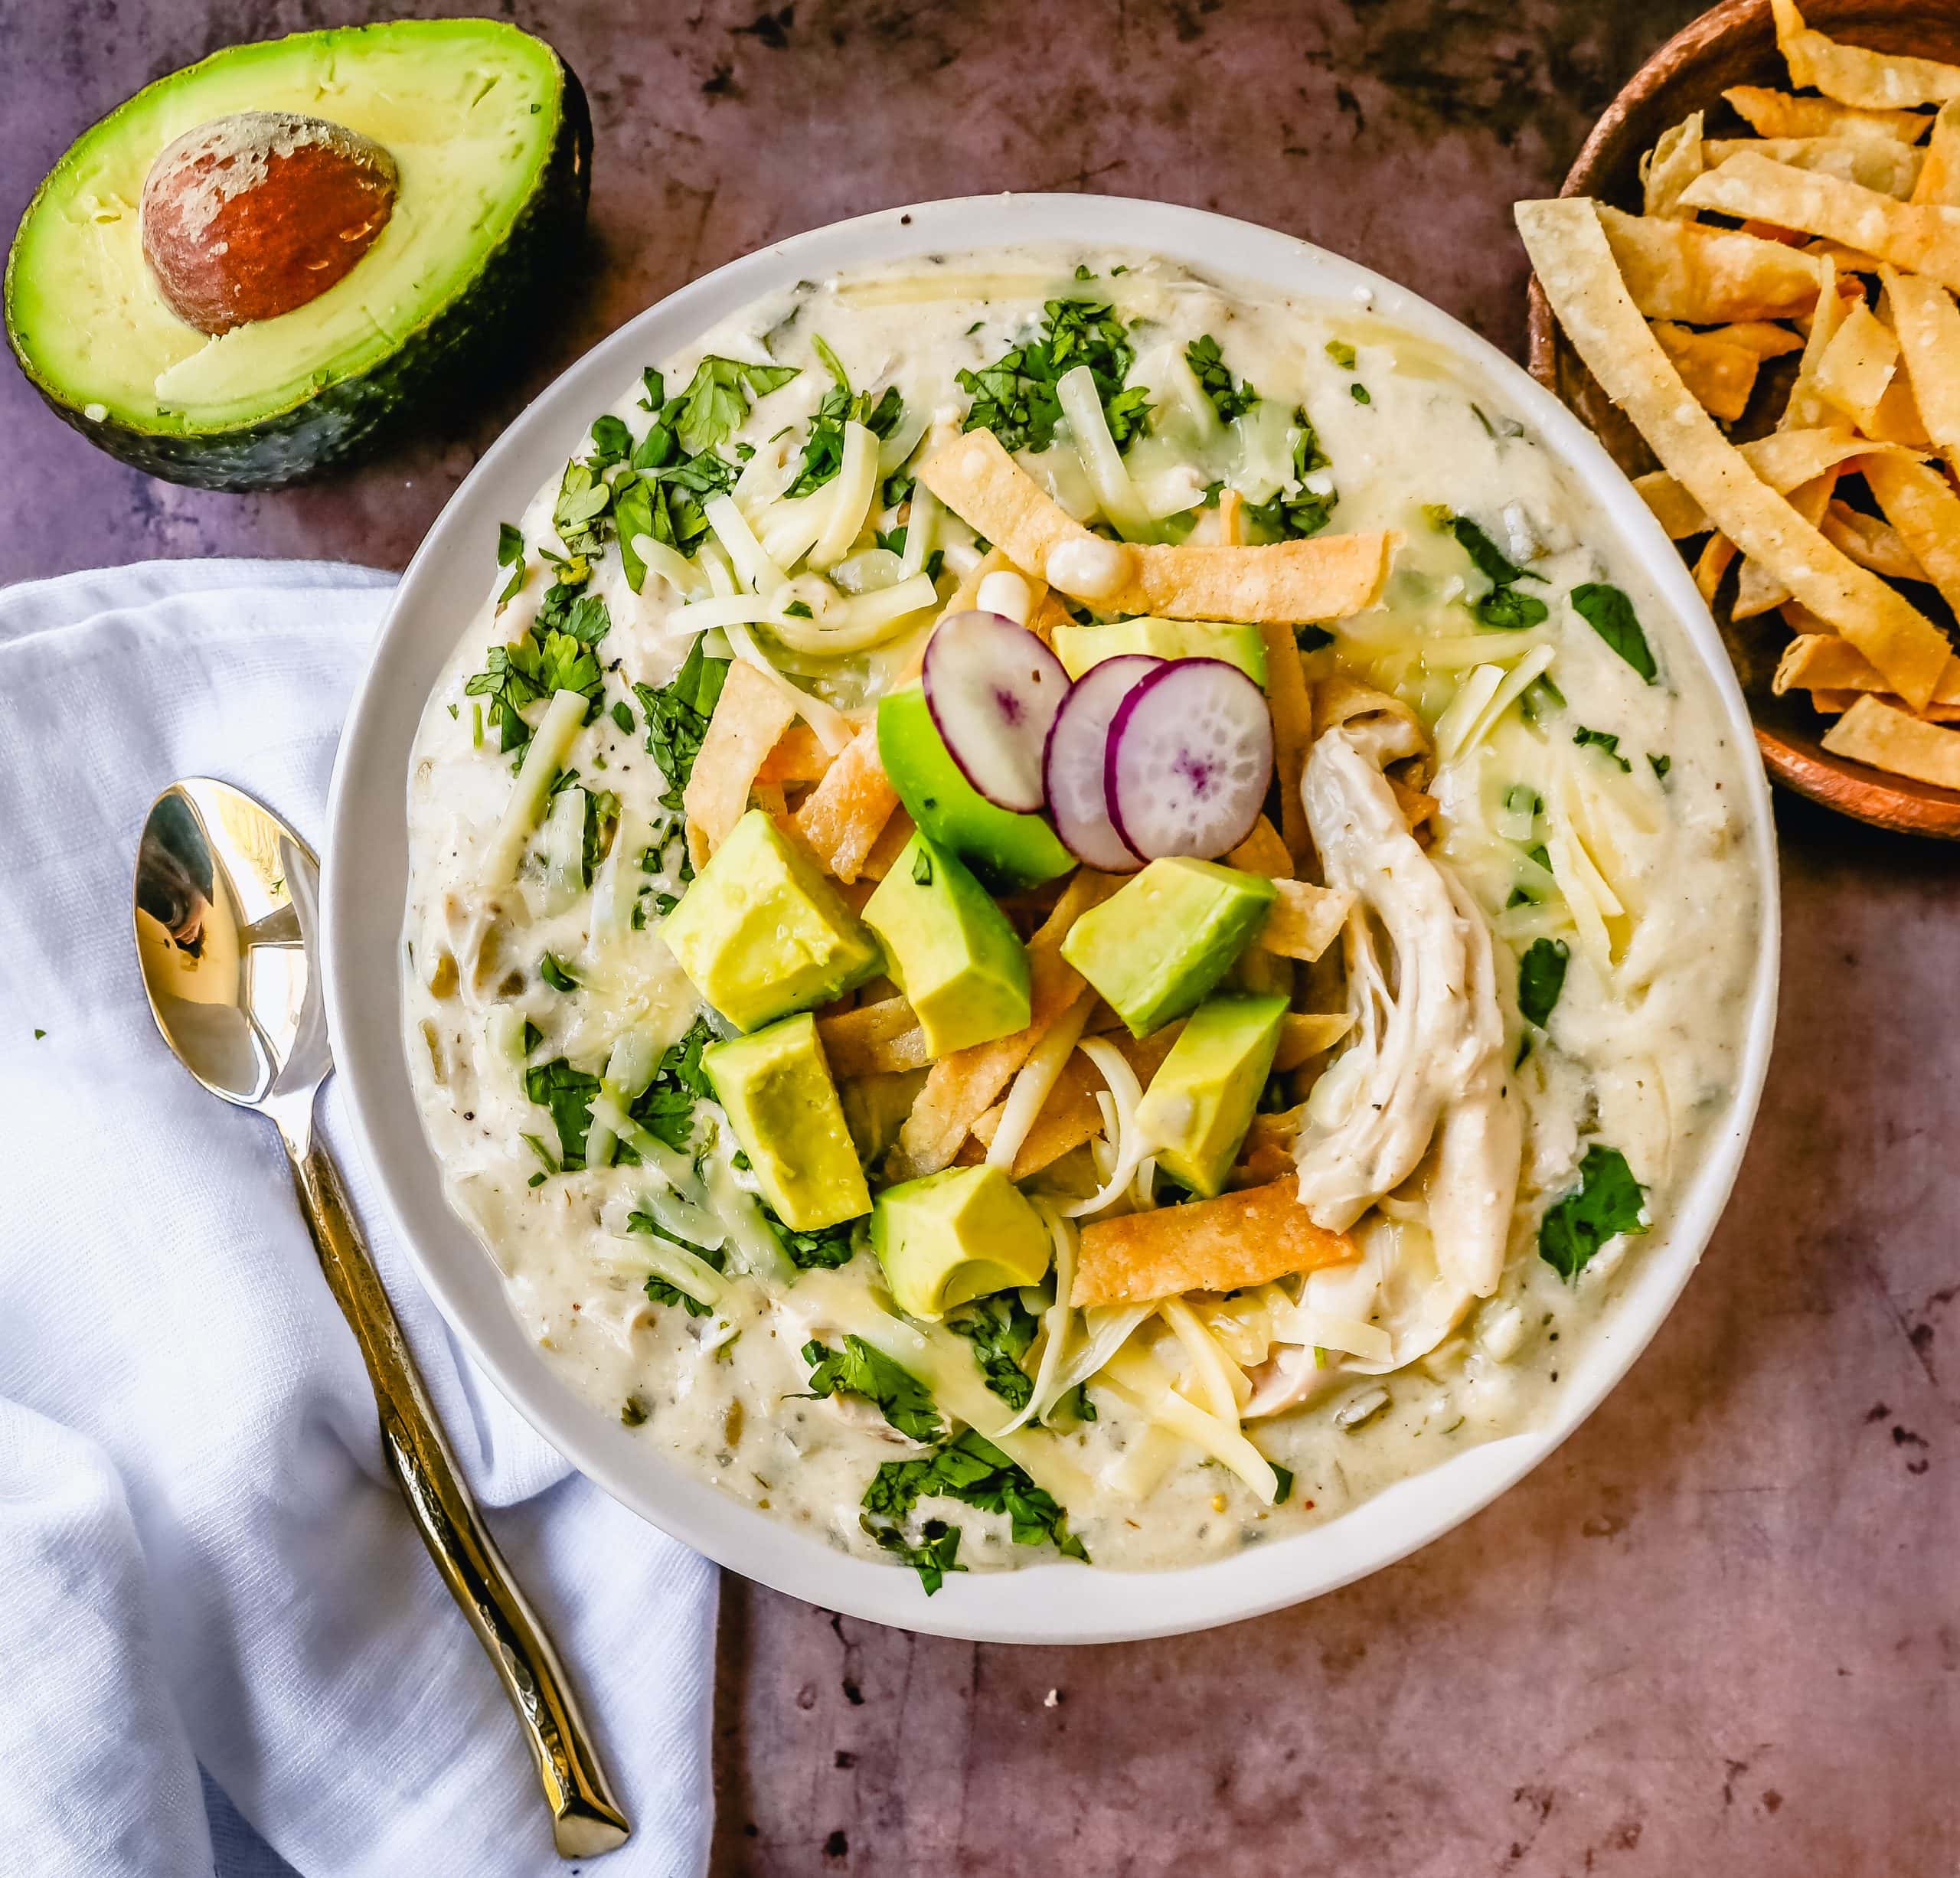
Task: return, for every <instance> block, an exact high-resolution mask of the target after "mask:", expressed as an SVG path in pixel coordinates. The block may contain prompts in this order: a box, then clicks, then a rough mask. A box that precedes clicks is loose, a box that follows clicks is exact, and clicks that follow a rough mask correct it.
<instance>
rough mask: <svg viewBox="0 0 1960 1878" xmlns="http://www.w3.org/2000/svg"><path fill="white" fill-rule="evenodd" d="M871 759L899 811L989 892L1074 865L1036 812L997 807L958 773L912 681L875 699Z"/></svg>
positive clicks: (1029, 883) (1014, 888)
mask: <svg viewBox="0 0 1960 1878" xmlns="http://www.w3.org/2000/svg"><path fill="white" fill-rule="evenodd" d="M878 760H879V761H880V763H883V764H884V770H885V774H886V775H887V776H889V777H890V779H891V785H892V787H893V789H896V790H897V792H898V799H899V800H900V802H903V804H904V805H905V807H906V813H907V814H909V815H910V816H911V818H912V819H913V821H916V823H917V824H918V825H919V826H920V828H923V829H924V830H925V831H926V833H927V834H929V835H930V836H931V837H932V838H933V840H934V841H937V842H938V843H939V845H940V846H941V847H942V848H951V849H952V851H953V852H954V853H955V854H957V855H958V856H959V857H960V859H961V860H962V861H965V863H966V864H967V865H968V866H969V867H971V868H972V870H973V871H974V873H975V874H977V875H978V877H980V879H981V880H982V881H983V882H984V883H985V884H986V885H987V886H988V887H990V888H991V890H993V891H994V892H995V893H1015V892H1018V890H1020V889H1021V888H1023V887H1037V886H1039V885H1040V883H1041V882H1042V881H1044V880H1054V879H1055V878H1056V877H1057V875H1060V874H1067V872H1068V871H1069V870H1070V868H1071V867H1073V866H1074V865H1075V857H1074V856H1073V854H1070V852H1069V851H1068V850H1067V848H1064V847H1063V845H1062V844H1061V842H1060V840H1059V839H1058V838H1057V836H1056V834H1055V831H1054V829H1053V828H1050V827H1049V825H1047V822H1045V821H1043V820H1042V819H1041V818H1040V816H1039V815H1015V814H1014V813H1013V812H1011V810H1008V809H1005V808H995V806H994V805H993V804H992V803H991V802H988V800H987V799H986V798H985V796H984V795H982V794H981V793H980V792H979V791H978V790H977V789H975V788H974V786H973V785H972V783H970V782H968V781H967V779H965V777H964V776H962V775H961V774H960V773H959V765H958V764H957V763H955V762H954V761H953V759H952V757H951V756H949V754H948V753H947V750H946V745H945V744H944V743H942V741H941V740H940V737H939V731H938V730H937V729H936V727H935V726H934V724H933V714H932V712H931V711H930V710H929V709H928V708H927V707H926V694H925V693H924V692H923V691H922V690H920V688H919V687H918V686H917V685H916V684H913V685H907V686H906V687H905V688H903V690H901V691H887V693H886V694H884V697H881V698H880V699H879V700H878Z"/></svg>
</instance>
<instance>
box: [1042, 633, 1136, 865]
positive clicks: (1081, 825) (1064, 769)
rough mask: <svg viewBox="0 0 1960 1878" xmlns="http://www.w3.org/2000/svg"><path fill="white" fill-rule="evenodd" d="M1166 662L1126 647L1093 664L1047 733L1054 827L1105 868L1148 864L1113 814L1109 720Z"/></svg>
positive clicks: (1045, 769)
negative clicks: (1108, 768)
mask: <svg viewBox="0 0 1960 1878" xmlns="http://www.w3.org/2000/svg"><path fill="white" fill-rule="evenodd" d="M1164 663H1165V661H1163V660H1162V659H1161V658H1152V657H1151V656H1150V655H1148V653H1145V652H1125V653H1122V654H1121V655H1119V656H1118V657H1116V658H1106V659H1104V660H1103V661H1102V662H1101V663H1100V664H1099V665H1091V666H1090V667H1089V669H1088V670H1087V671H1085V672H1084V673H1083V674H1082V676H1081V677H1080V678H1078V679H1076V681H1075V683H1074V684H1073V685H1071V686H1070V688H1069V694H1068V696H1067V697H1065V698H1063V700H1062V707H1061V709H1060V710H1058V711H1057V712H1056V714H1055V722H1054V728H1053V729H1052V730H1050V731H1049V733H1048V750H1047V755H1046V756H1044V758H1043V759H1042V764H1041V775H1042V780H1043V782H1044V783H1045V784H1046V785H1047V792H1048V812H1049V815H1050V817H1051V818H1053V819H1054V824H1055V832H1056V833H1057V834H1059V835H1060V837H1061V838H1062V841H1063V845H1064V846H1066V847H1067V849H1068V851H1069V852H1070V854H1073V855H1074V857H1076V860H1078V861H1081V862H1082V863H1083V864H1084V865H1085V866H1086V867H1094V868H1096V869H1098V870H1099V871H1101V872H1102V873H1104V874H1134V873H1135V872H1136V870H1138V868H1139V867H1142V865H1143V857H1142V855H1141V854H1138V853H1137V851H1135V849H1134V848H1132V847H1131V846H1130V844H1129V843H1128V842H1127V841H1125V840H1124V839H1123V838H1122V836H1121V835H1120V834H1118V833H1117V832H1116V824H1115V823H1114V822H1113V821H1111V820H1110V819H1109V795H1108V793H1107V784H1106V780H1105V771H1106V763H1105V759H1106V756H1107V755H1108V753H1109V724H1110V722H1111V720H1112V719H1113V718H1114V717H1115V716H1116V712H1117V710H1118V708H1119V707H1120V706H1121V704H1122V701H1123V700H1124V699H1125V697H1128V696H1129V694H1130V693H1131V692H1132V691H1133V690H1134V689H1135V687H1136V685H1137V684H1138V681H1140V680H1142V679H1144V678H1148V676H1149V675H1150V674H1151V673H1152V672H1153V671H1157V670H1158V669H1159V668H1161V666H1162V665H1163V664H1164Z"/></svg>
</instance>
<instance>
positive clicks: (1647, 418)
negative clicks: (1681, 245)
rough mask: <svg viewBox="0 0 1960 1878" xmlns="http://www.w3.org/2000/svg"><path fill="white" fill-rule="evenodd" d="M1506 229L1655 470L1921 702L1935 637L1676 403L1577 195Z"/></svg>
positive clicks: (1703, 418) (1668, 377) (1667, 368)
mask: <svg viewBox="0 0 1960 1878" xmlns="http://www.w3.org/2000/svg"><path fill="white" fill-rule="evenodd" d="M1731 167H1733V166H1731ZM1765 167H1766V168H1774V167H1775V166H1774V165H1765ZM1790 173H1791V174H1792V175H1795V174H1796V173H1797V172H1795V171H1791V172H1790ZM1708 180H1709V179H1708V178H1707V177H1704V178H1702V179H1701V182H1699V183H1697V184H1696V185H1694V186H1695V188H1697V189H1698V188H1701V187H1702V185H1703V184H1704V183H1706V182H1707V181H1708ZM1816 180H1817V179H1816V178H1808V179H1807V181H1816ZM1839 186H1841V185H1839ZM1897 206H1898V205H1897V204H1893V207H1897ZM1916 212H1917V213H1920V214H1932V213H1935V212H1937V213H1942V214H1944V213H1946V212H1947V211H1928V210H1922V211H1916ZM1517 222H1518V227H1519V228H1520V230H1521V231H1522V233H1523V234H1524V245H1525V247H1526V248H1527V250H1528V251H1529V252H1530V256H1531V260H1532V265H1533V266H1534V267H1535V268H1536V269H1537V273H1538V278H1539V279H1540V282H1541V283H1543V285H1544V289H1545V292H1546V294H1547V296H1548V297H1549V299H1550V302H1551V305H1552V307H1553V311H1554V312H1556V313H1557V315H1558V317H1559V318H1560V322H1561V323H1562V324H1563V325H1564V327H1565V329H1566V335H1567V336H1568V337H1569V338H1570V339H1571V341H1572V342H1573V346H1574V348H1576V351H1578V353H1579V356H1580V357H1581V358H1583V359H1584V360H1585V361H1586V364H1588V365H1589V367H1591V368H1592V371H1593V376H1594V377H1596V379H1597V380H1599V384H1600V385H1601V386H1602V388H1603V389H1604V390H1605V391H1606V394H1607V395H1608V396H1609V397H1611V398H1612V400H1614V402H1615V403H1617V404H1619V406H1620V407H1621V408H1622V410H1625V412H1626V413H1627V415H1628V417H1629V418H1630V419H1631V420H1632V423H1633V424H1634V426H1635V429H1638V431H1639V432H1640V433H1641V435H1642V436H1644V437H1645V439H1647V442H1648V445H1649V446H1650V447H1651V449H1652V450H1653V451H1654V453H1655V456H1658V458H1659V459H1661V465H1662V466H1663V467H1664V468H1665V469H1668V470H1669V471H1670V472H1671V473H1672V474H1673V475H1674V477H1675V478H1676V479H1677V481H1678V482H1680V483H1681V485H1682V487H1683V488H1685V489H1686V490H1687V492H1688V493H1689V494H1690V495H1692V496H1693V497H1694V498H1695V500H1696V501H1697V502H1699V503H1700V505H1701V508H1702V510H1703V511H1704V513H1705V514H1707V516H1708V518H1709V519H1710V521H1712V522H1713V524H1714V525H1715V526H1716V527H1717V528H1718V529H1720V531H1721V532H1722V534H1723V535H1725V536H1726V537H1727V538H1728V539H1729V540H1730V541H1733V542H1734V543H1735V544H1736V546H1737V547H1740V549H1741V550H1742V551H1743V553H1744V554H1747V555H1748V556H1749V558H1750V559H1751V560H1759V561H1761V562H1762V563H1764V565H1765V566H1766V567H1767V569H1768V570H1769V572H1770V573H1773V574H1775V576H1777V577H1778V578H1779V580H1782V582H1783V583H1785V585H1786V586H1789V589H1790V590H1791V592H1792V593H1793V594H1794V595H1795V596H1796V598H1797V599H1799V600H1801V601H1802V603H1804V605H1805V606H1808V608H1809V609H1811V612H1815V613H1817V614H1819V615H1821V616H1822V617H1823V618H1824V619H1828V620H1829V621H1830V622H1831V624H1832V625H1834V627H1836V629H1837V630H1838V631H1839V632H1841V633H1842V634H1843V635H1844V637H1845V638H1846V639H1849V640H1850V641H1851V642H1852V644H1854V645H1856V646H1857V648H1858V649H1859V650H1860V652H1863V653H1864V655H1865V656H1866V657H1867V658H1869V659H1870V661H1871V662H1872V663H1873V665H1876V666H1877V668H1878V669H1879V670H1880V671H1881V672H1882V673H1883V674H1884V675H1885V677H1886V679H1887V681H1889V682H1890V684H1891V687H1892V688H1893V690H1894V691H1897V692H1898V693H1899V694H1900V695H1901V696H1902V697H1906V698H1908V699H1909V700H1910V701H1912V702H1913V704H1914V705H1916V706H1917V705H1920V704H1925V703H1926V701H1927V699H1928V698H1929V697H1930V696H1931V695H1932V688H1933V685H1934V683H1935V681H1936V680H1937V678H1938V677H1939V673H1940V671H1942V669H1943V668H1944V667H1945V663H1946V658H1947V651H1948V648H1947V644H1946V639H1945V635H1944V634H1942V632H1940V631H1939V628H1938V627H1936V626H1935V625H1933V623H1932V621H1931V620H1929V619H1927V618H1926V616H1925V615H1924V614H1922V613H1921V612H1919V610H1918V609H1917V608H1916V607H1914V606H1913V605H1912V604H1911V603H1909V601H1907V600H1906V599H1905V598H1904V597H1903V596H1901V595H1900V594H1899V593H1896V592H1895V591H1894V590H1893V589H1892V588H1891V587H1889V586H1886V583H1884V582H1883V580H1880V579H1879V578H1878V576H1877V575H1876V574H1874V573H1871V572H1870V571H1869V570H1867V569H1865V568H1863V567H1859V566H1858V564H1857V563H1856V562H1855V561H1854V560H1851V559H1850V558H1849V557H1847V556H1846V555H1845V554H1842V553H1841V552H1840V551H1839V550H1837V549H1836V548H1834V547H1832V546H1831V544H1830V543H1829V542H1828V541H1825V540H1824V537H1823V536H1822V535H1821V534H1818V531H1817V530H1816V529H1815V528H1814V527H1811V526H1810V525H1809V524H1808V523H1806V522H1805V521H1803V519H1802V518H1801V517H1800V516H1798V514H1796V512H1795V511H1794V510H1793V509H1792V508H1791V507H1790V505H1789V503H1788V502H1787V501H1785V500H1784V499H1783V498H1782V497H1781V496H1779V495H1777V494H1776V492H1775V491H1774V490H1773V489H1771V488H1768V487H1766V485H1764V483H1763V482H1762V480H1761V479H1760V478H1759V477H1758V476H1757V475H1756V473H1755V472H1754V471H1753V470H1752V469H1750V468H1749V462H1748V459H1746V458H1745V457H1744V456H1743V455H1742V454H1741V452H1740V451H1738V450H1737V449H1736V448H1735V446H1733V444H1731V443H1730V442H1729V441H1728V440H1727V439H1726V438H1725V437H1724V436H1723V435H1722V433H1720V431H1719V430H1717V429H1716V427H1715V420H1713V418H1711V417H1710V416H1709V415H1708V413H1707V412H1706V411H1704V410H1702V408H1701V407H1700V406H1699V405H1698V404H1697V403H1695V402H1694V400H1693V399H1692V398H1691V397H1689V396H1688V395H1687V390H1686V389H1685V387H1684V386H1683V385H1682V384H1681V379H1680V377H1679V375H1678V374H1677V373H1676V372H1675V371H1674V367H1672V366H1671V365H1670V364H1668V360H1667V356H1666V354H1664V353H1663V352H1662V351H1661V348H1660V347H1659V345H1658V344H1656V343H1655V338H1654V336H1653V335H1652V334H1651V333H1650V332H1648V330H1647V322H1645V320H1644V319H1643V318H1642V317H1641V316H1640V312H1639V309H1638V308H1637V307H1635V305H1634V304H1633V302H1632V299H1630V298H1629V297H1628V294H1627V292H1626V289H1625V286H1623V285H1622V283H1621V281H1620V279H1619V275H1618V273H1617V270H1616V269H1615V267H1614V265H1613V259H1612V249H1611V248H1610V247H1609V245H1608V243H1607V241H1606V234H1605V232H1604V230H1602V228H1601V227H1600V225H1599V217H1598V214H1597V212H1596V210H1595V208H1594V207H1593V204H1591V203H1589V202H1588V201H1585V200H1584V199H1583V198H1578V197H1566V198H1560V199H1557V200H1555V201H1547V202H1524V203H1520V204H1518V207H1517Z"/></svg>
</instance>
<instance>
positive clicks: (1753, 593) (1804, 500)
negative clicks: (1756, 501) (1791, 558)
mask: <svg viewBox="0 0 1960 1878" xmlns="http://www.w3.org/2000/svg"><path fill="white" fill-rule="evenodd" d="M1836 489H1837V471H1836V470H1834V469H1827V470H1826V471H1825V472H1824V474H1823V475H1821V476H1819V477H1818V478H1817V479H1816V480H1815V482H1806V483H1805V484H1804V485H1802V487H1801V488H1795V489H1792V491H1791V492H1790V495H1789V502H1790V508H1791V511H1792V513H1793V514H1796V515H1798V516H1799V517H1801V518H1802V520H1804V521H1807V522H1808V523H1809V524H1811V527H1816V525H1817V524H1818V523H1819V522H1821V521H1822V520H1823V519H1824V511H1825V510H1826V509H1827V508H1829V507H1830V506H1831V495H1832V494H1833V493H1834V492H1835V490H1836ZM1789 597H1790V590H1789V587H1788V586H1785V584H1784V583H1783V582H1782V580H1779V578H1778V577H1777V576H1776V575H1775V573H1773V572H1772V570H1770V569H1769V568H1767V567H1764V566H1763V565H1762V563H1761V562H1759V561H1753V560H1746V561H1744V562H1743V565H1742V572H1741V573H1740V575H1739V576H1737V577H1736V597H1735V599H1734V601H1733V603H1731V605H1730V609H1729V615H1730V618H1731V619H1754V618H1756V616H1757V615H1758V614H1759V613H1766V612H1769V609H1771V608H1772V606H1782V603H1784V602H1785V600H1787V599H1789Z"/></svg>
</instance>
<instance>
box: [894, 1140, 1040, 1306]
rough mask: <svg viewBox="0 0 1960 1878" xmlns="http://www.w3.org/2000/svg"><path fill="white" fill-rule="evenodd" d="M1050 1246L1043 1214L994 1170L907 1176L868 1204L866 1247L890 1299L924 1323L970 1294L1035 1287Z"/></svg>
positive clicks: (967, 1297) (972, 1296) (962, 1301)
mask: <svg viewBox="0 0 1960 1878" xmlns="http://www.w3.org/2000/svg"><path fill="white" fill-rule="evenodd" d="M871 1249H872V1250H873V1251H874V1252H875V1253H877V1255H878V1259H879V1262H880V1264H882V1265H883V1266H884V1268H885V1279H886V1282H887V1283H888V1284H889V1285H890V1286H891V1295H892V1296H893V1298H894V1299H895V1300H896V1301H897V1305H898V1308H900V1310H901V1311H904V1312H905V1313H906V1315H907V1316H909V1317H915V1318H925V1319H926V1321H929V1322H930V1321H936V1319H938V1318H941V1317H943V1316H944V1315H946V1312H947V1311H950V1310H952V1308H953V1307H954V1306H955V1305H962V1304H965V1303H967V1302H969V1300H971V1299H972V1298H984V1297H986V1296H988V1295H989V1294H990V1293H991V1292H997V1291H1010V1290H1012V1289H1014V1288H1015V1287H1017V1286H1018V1285H1034V1284H1038V1283H1039V1282H1040V1279H1041V1275H1042V1274H1043V1273H1044V1272H1046V1271H1047V1269H1048V1256H1049V1254H1050V1252H1052V1251H1053V1250H1054V1242H1053V1241H1052V1240H1051V1239H1050V1238H1049V1236H1048V1229H1047V1226H1044V1225H1043V1224H1042V1223H1041V1216H1040V1213H1037V1212H1036V1211H1035V1210H1034V1208H1033V1207H1031V1206H1030V1205H1029V1204H1028V1203H1027V1200H1024V1199H1023V1198H1022V1197H1021V1191H1020V1190H1019V1188H1018V1187H1016V1186H1015V1185H1014V1182H1013V1181H1011V1180H1009V1179H1008V1177H1007V1176H1006V1175H1005V1174H1003V1173H1002V1172H1001V1171H1000V1169H999V1168H989V1167H978V1168H947V1169H946V1171H945V1172H944V1173H943V1174H927V1175H926V1177H925V1178H924V1179H923V1180H920V1181H906V1182H904V1183H903V1184H902V1185H900V1186H897V1187H887V1188H886V1189H885V1190H884V1192H883V1193H882V1194H879V1196H878V1200H877V1205H876V1206H874V1207H873V1208H872V1209H871Z"/></svg>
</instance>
